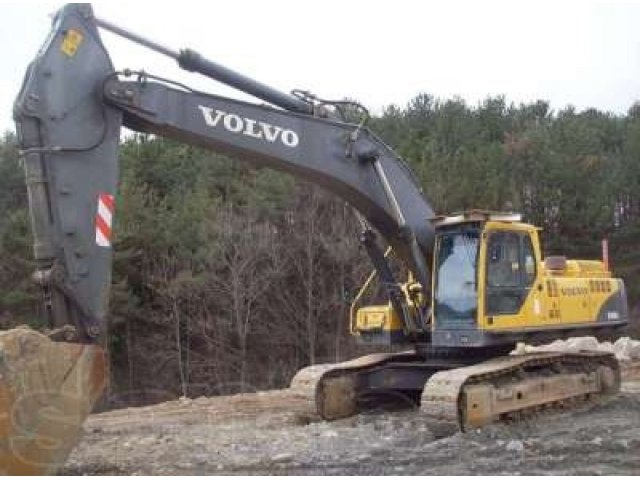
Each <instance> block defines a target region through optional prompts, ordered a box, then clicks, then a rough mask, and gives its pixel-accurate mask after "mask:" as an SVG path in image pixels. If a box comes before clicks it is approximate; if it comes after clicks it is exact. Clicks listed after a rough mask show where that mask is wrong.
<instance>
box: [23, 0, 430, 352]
mask: <svg viewBox="0 0 640 480" xmlns="http://www.w3.org/2000/svg"><path fill="white" fill-rule="evenodd" d="M98 24H103V25H106V26H107V27H108V28H110V29H111V30H114V31H117V32H118V33H121V34H124V35H126V36H128V37H129V38H131V39H132V40H136V41H139V42H140V41H141V39H140V37H139V36H137V35H133V34H131V33H129V32H124V31H123V30H122V29H119V28H117V27H114V26H113V25H111V24H108V23H107V22H102V21H100V20H97V19H96V18H95V17H94V16H93V13H92V10H91V8H90V6H89V5H86V4H71V5H68V6H66V7H65V8H63V9H62V10H61V11H60V13H59V14H58V16H57V17H56V19H55V20H54V26H53V30H52V32H51V35H50V36H49V38H48V40H47V42H46V43H45V45H44V47H43V49H42V50H41V51H40V53H39V54H38V56H37V58H36V59H35V61H34V62H33V63H32V64H31V66H30V67H29V71H28V74H27V76H26V79H25V82H24V85H23V88H22V90H21V92H20V94H19V96H18V99H17V101H16V104H15V118H16V124H17V126H18V135H19V139H20V144H21V146H22V149H23V155H24V158H25V170H26V174H27V186H28V190H29V203H30V211H31V217H32V224H33V231H34V237H35V248H34V250H35V256H36V259H37V261H38V264H39V270H38V273H37V275H36V278H37V280H38V281H39V282H40V283H41V284H42V286H43V287H44V288H45V290H46V291H47V292H48V293H47V298H48V309H49V312H50V314H51V319H52V325H53V326H54V327H60V326H63V325H66V324H72V325H73V326H74V327H75V328H76V330H77V331H78V337H79V340H80V341H91V342H93V341H95V339H99V338H100V336H101V335H103V334H104V327H105V324H106V320H105V319H106V315H107V300H108V291H109V284H110V276H111V256H112V249H111V226H112V220H113V215H114V205H115V201H114V200H115V196H116V188H117V182H118V142H119V139H120V128H121V125H124V126H126V127H128V128H130V129H132V130H135V131H139V132H148V133H153V134H158V135H161V136H163V137H168V138H172V139H176V140H178V141H180V142H183V143H188V144H191V145H198V146H202V147H204V148H208V149H211V150H214V151H216V152H219V153H225V154H229V155H230V156H232V157H233V158H236V159H239V160H246V161H249V162H251V163H253V164H255V165H259V166H267V167H271V168H275V169H278V170H281V171H284V172H288V173H290V174H292V175H294V176H296V177H299V178H301V179H304V180H307V181H309V182H312V183H314V184H317V185H320V186H322V187H324V188H326V189H327V190H329V191H331V192H333V193H335V194H336V195H338V196H339V197H341V198H343V199H344V200H345V201H347V202H348V203H349V204H351V205H352V206H353V207H354V208H356V209H357V210H358V211H359V212H360V214H361V215H362V217H363V218H364V220H365V223H366V225H368V226H369V225H370V226H372V227H373V228H374V229H375V230H376V231H377V232H379V233H380V235H382V237H384V239H385V240H386V241H387V243H388V244H389V245H391V246H392V247H393V249H394V251H395V254H396V256H397V257H398V258H400V259H401V260H402V261H403V263H404V264H405V265H407V266H408V268H409V269H410V270H411V272H412V273H413V275H414V277H415V278H416V279H417V280H418V281H419V282H420V283H421V284H422V285H423V287H424V288H425V289H426V288H428V285H429V269H428V267H427V265H428V260H429V258H430V256H431V254H432V246H433V242H434V232H433V228H432V227H431V225H430V224H429V222H428V218H430V217H432V216H433V211H432V209H431V207H430V205H429V203H428V202H427V201H426V200H425V198H424V196H423V195H422V191H421V188H420V186H419V185H418V184H417V182H416V180H415V179H414V177H413V174H412V172H411V171H410V170H409V169H408V167H407V166H406V165H405V164H404V163H403V162H402V160H401V159H400V158H399V157H398V156H397V155H396V154H395V153H394V152H393V151H392V150H391V149H390V148H389V147H388V146H386V145H385V144H384V143H383V142H382V141H381V140H380V139H379V138H377V137H376V136H375V135H374V134H373V133H371V132H370V131H369V130H368V129H367V128H366V127H365V126H364V125H362V124H352V123H347V122H344V121H341V120H338V119H337V118H336V117H335V116H332V115H331V114H330V112H328V111H327V109H326V108H325V107H324V106H320V105H318V104H317V103H316V102H313V101H311V100H306V101H305V100H303V99H301V98H299V97H296V96H293V95H289V94H285V93H282V92H277V91H276V90H274V89H272V88H270V87H267V86H264V85H262V84H260V83H258V82H255V81H252V80H250V79H247V78H246V77H244V76H242V75H240V74H236V73H235V72H232V71H230V70H228V69H226V68H225V67H222V66H220V65H217V64H215V63H213V62H211V61H208V60H206V59H204V58H203V57H201V56H200V55H198V54H197V53H195V52H193V51H191V50H183V51H182V52H181V53H180V54H176V53H173V52H171V51H169V50H168V49H162V48H160V47H159V46H157V45H155V44H153V43H152V42H150V41H144V42H145V44H146V45H149V44H150V45H151V46H155V47H156V48H155V49H156V50H159V51H162V52H163V53H167V52H168V54H169V55H171V56H175V57H176V58H177V60H178V63H179V64H180V65H181V66H182V67H184V68H186V69H188V70H195V71H198V72H201V73H204V74H206V75H207V76H210V77H212V78H216V79H218V80H221V81H224V82H225V83H228V84H229V85H231V86H234V87H237V88H240V89H242V90H243V91H245V92H247V93H250V94H253V95H258V96H259V97H260V98H262V99H263V100H266V101H269V102H270V103H271V104H272V105H276V106H271V105H256V104H252V103H246V102H242V101H238V100H233V99H229V98H224V97H220V96H216V95H211V94H207V93H202V92H197V91H193V90H190V89H188V88H186V87H183V86H181V85H178V84H176V83H174V82H171V81H166V80H162V79H159V78H158V77H154V76H151V75H147V74H145V73H143V72H139V73H137V74H132V73H131V72H126V74H127V75H128V77H129V79H127V78H125V79H123V77H124V75H123V74H118V73H116V72H114V70H113V66H112V63H111V61H110V59H109V55H108V53H107V52H106V50H105V48H104V45H103V44H102V41H101V39H100V36H99V34H98ZM131 77H133V78H132V79H131ZM278 107H279V108H278ZM364 237H366V238H367V239H368V240H366V241H369V242H371V240H370V238H371V235H365V236H364ZM373 248H375V247H374V246H373V245H369V246H368V248H367V250H368V251H369V250H370V249H373ZM372 253H373V252H372ZM372 256H373V258H375V259H376V261H377V262H379V260H378V257H379V256H377V255H376V254H375V253H374V254H373V255H372ZM376 267H378V265H376ZM402 315H404V314H401V318H403V317H402ZM411 322H413V323H412V324H411ZM425 322H426V318H420V319H413V321H412V320H409V321H408V327H407V328H408V329H409V330H413V331H415V332H418V331H422V332H425ZM409 327H410V328H409ZM415 332H414V333H415Z"/></svg>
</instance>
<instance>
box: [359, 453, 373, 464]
mask: <svg viewBox="0 0 640 480" xmlns="http://www.w3.org/2000/svg"><path fill="white" fill-rule="evenodd" d="M370 458H371V455H369V454H368V453H362V454H360V455H358V456H357V457H356V460H358V461H359V462H364V461H365V460H369V459H370Z"/></svg>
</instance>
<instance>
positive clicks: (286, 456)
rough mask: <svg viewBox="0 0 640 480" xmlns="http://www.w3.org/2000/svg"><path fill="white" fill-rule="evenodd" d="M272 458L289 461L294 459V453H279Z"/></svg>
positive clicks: (278, 460)
mask: <svg viewBox="0 0 640 480" xmlns="http://www.w3.org/2000/svg"><path fill="white" fill-rule="evenodd" d="M271 460H273V461H274V462H289V461H291V460H293V455H292V454H291V453H278V454H277V455H274V456H273V457H271Z"/></svg>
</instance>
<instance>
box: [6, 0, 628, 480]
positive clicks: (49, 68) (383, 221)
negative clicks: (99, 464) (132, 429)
mask: <svg viewBox="0 0 640 480" xmlns="http://www.w3.org/2000/svg"><path fill="white" fill-rule="evenodd" d="M99 29H106V30H109V31H111V32H113V33H115V34H117V35H120V36H122V37H124V38H127V39H128V40H130V41H133V42H136V43H138V44H141V45H144V46H146V47H148V48H150V49H151V50H154V51H156V52H158V53H160V54H163V55H166V56H169V57H171V58H174V59H175V60H176V61H177V62H178V64H179V66H180V67H181V68H183V69H186V70H188V71H193V72H197V73H200V74H203V75H205V76H207V77H209V78H211V79H214V80H217V81H219V82H222V83H225V84H227V85H230V86H232V87H234V88H236V89H239V90H241V91H243V92H245V93H248V94H250V95H252V96H254V97H256V98H257V99H260V100H261V101H262V102H263V103H260V104H257V103H250V102H242V101H238V100H233V99H229V98H225V97H221V96H216V95H212V94H209V93H205V92H200V91H196V90H193V89H191V88H189V87H187V86H185V85H183V84H180V83H177V82H174V81H171V80H168V79H166V78H163V77H159V76H155V75H152V74H150V73H147V72H144V71H129V70H126V71H115V70H114V68H113V65H112V63H111V60H110V58H109V55H108V52H107V51H106V49H105V47H104V45H103V43H102V41H101V38H100V34H99ZM345 111H349V112H359V113H360V114H361V121H359V122H356V123H351V122H349V121H347V119H346V116H345ZM367 117H368V115H367V112H366V110H365V109H364V108H363V107H362V106H361V105H359V104H357V103H354V102H345V101H330V100H324V99H322V98H319V97H317V96H315V95H313V94H311V93H309V92H305V91H300V90H295V91H293V92H292V93H291V94H288V93H283V92H280V91H278V90H275V89H273V88H271V87H269V86H267V85H264V84H262V83H260V82H257V81H255V80H253V79H250V78H248V77H246V76H243V75H241V74H239V73H237V72H234V71H232V70H230V69H228V68H226V67H224V66H222V65H219V64H217V63H215V62H213V61H211V60H208V59H206V58H204V57H203V56H201V55H200V54H198V53H196V52H194V51H193V50H189V49H186V50H181V51H174V50H172V49H170V48H167V47H166V46H163V45H160V44H158V43H156V42H154V41H151V40H149V39H147V38H144V37H142V36H140V35H138V34H135V33H132V32H130V31H128V30H125V29H124V28H121V27H119V26H117V25H114V24H112V23H110V22H107V21H105V20H102V19H100V18H97V17H96V16H95V15H94V13H93V10H92V8H91V6H90V5H89V4H68V5H66V6H65V7H63V8H62V9H61V10H60V11H59V12H58V13H57V15H56V16H55V18H54V19H53V25H52V29H51V33H50V34H49V36H48V38H47V39H46V41H45V43H44V45H43V46H42V48H41V50H40V51H39V52H38V54H37V56H36V58H35V59H34V60H33V61H32V63H31V64H30V66H29V68H28V70H27V72H26V75H25V79H24V82H23V85H22V88H21V90H20V92H19V95H18V98H17V99H16V102H15V106H14V118H15V121H16V126H17V133H18V139H19V143H20V148H21V154H22V158H23V161H24V169H25V178H26V184H27V190H28V198H29V208H30V214H31V224H32V231H33V237H34V255H35V259H36V261H37V265H38V267H37V271H36V272H35V274H34V279H35V281H36V282H38V284H39V285H40V286H41V287H42V291H43V293H44V299H45V309H46V312H47V316H48V320H49V324H50V328H49V329H48V331H47V332H45V333H38V332H35V331H33V330H30V329H26V328H18V329H14V330H11V331H7V332H2V333H0V472H2V473H5V474H43V473H54V472H55V471H56V470H57V469H58V468H59V467H61V466H62V465H63V464H64V462H65V459H66V457H67V456H68V454H69V453H70V451H71V449H72V448H73V446H74V445H75V442H76V441H77V438H78V436H79V435H80V432H81V427H82V422H83V421H84V419H85V417H86V416H87V415H88V414H89V413H90V411H91V409H92V408H93V405H94V404H95V402H96V401H97V400H98V399H99V398H100V396H101V394H102V392H103V390H104V389H105V386H106V384H107V379H108V377H109V375H108V364H109V362H108V358H107V355H106V351H105V348H104V339H105V336H106V331H107V313H108V311H107V304H108V297H109V286H110V282H111V261H112V246H111V245H112V222H113V218H114V215H115V204H116V202H115V199H116V189H117V182H118V144H119V140H120V130H121V127H122V126H126V127H128V128H129V129H132V130H134V131H139V132H146V133H151V134H156V135H161V136H164V137H169V138H173V139H175V140H178V141H181V142H185V143H188V144H191V145H197V146H200V147H203V148H208V149H211V150H214V151H216V152H220V153H224V154H228V155H229V156H230V157H232V158H235V159H238V160H243V161H249V162H252V163H253V164H255V165H259V166H267V167H270V168H275V169H279V170H281V171H284V172H288V173H290V174H292V175H294V176H296V177H299V178H301V179H304V180H306V181H309V182H312V183H314V184H317V185H320V186H322V187H324V188H325V189H327V190H328V191H330V192H332V193H333V194H335V195H338V196H339V197H341V198H342V199H344V200H345V201H346V202H348V203H349V204H350V205H351V206H352V207H353V208H354V210H355V211H356V212H357V215H358V218H359V220H360V223H361V226H362V233H361V238H360V239H361V242H362V244H363V246H364V248H365V249H366V251H367V253H368V254H369V256H370V258H371V260H372V263H373V266H374V268H375V272H376V275H377V278H378V280H379V282H380V283H381V285H382V286H383V287H384V289H385V291H386V293H387V295H388V298H389V302H388V304H386V305H376V306H364V307H361V308H359V309H357V311H356V309H355V308H354V312H353V315H352V319H351V330H352V333H353V334H354V335H355V336H356V338H357V339H358V340H359V341H360V342H362V343H365V344H369V345H385V346H389V345H406V351H403V352H401V353H380V354H373V355H369V356H366V357H361V358H357V359H355V360H351V361H347V362H343V363H338V364H331V365H313V366H310V367H307V368H305V369H303V370H301V371H300V372H299V373H298V374H297V375H296V376H295V377H294V379H293V380H292V384H291V388H292V389H294V390H295V391H297V392H298V393H299V394H301V395H306V396H307V397H308V399H309V404H310V405H312V409H313V410H314V412H315V414H317V415H319V416H320V417H322V418H324V419H327V420H331V419H335V418H342V417H345V416H349V415H353V414H355V413H357V412H358V411H359V410H360V409H361V408H364V407H368V406H371V405H374V406H375V405H376V404H378V402H381V403H382V402H385V401H388V400H389V399H390V398H396V399H401V400H402V401H408V402H410V403H412V404H416V405H418V404H419V405H420V413H419V414H420V415H425V416H427V417H428V418H429V420H430V421H431V422H433V425H434V426H435V425H438V426H442V427H446V428H449V429H457V430H460V429H462V430H464V429H466V428H468V427H469V426H474V427H475V426H482V425H485V424H487V423H490V422H493V421H498V420H501V419H503V418H511V417H517V416H521V415H526V414H527V413H528V412H530V411H537V410H540V409H544V408H546V407H550V406H557V405H558V404H563V403H566V404H575V403H576V402H581V401H587V400H590V399H599V398H605V397H607V396H609V395H612V394H615V393H616V392H617V391H618V390H619V385H620V370H619V366H618V363H617V361H616V360H615V358H614V357H613V356H612V355H610V354H606V353H600V352H591V351H589V352H580V353H570V354H569V353H567V354H564V353H535V354H525V355H509V352H510V351H511V350H512V349H513V347H514V346H515V345H516V343H517V342H522V341H524V342H529V343H540V342H545V341H549V340H553V339H557V338H561V337H567V336H572V335H585V334H590V335H596V336H613V335H616V333H617V332H618V331H619V329H620V328H622V327H624V326H625V325H626V323H627V321H628V309H627V301H626V295H625V289H624V284H623V282H622V280H620V279H617V278H613V277H612V275H611V273H610V271H609V269H608V267H607V266H606V265H605V263H604V262H602V261H586V260H567V259H566V258H564V257H557V256H556V257H548V258H546V259H545V258H543V256H542V252H541V248H540V242H539V239H538V229H537V228H536V227H534V226H531V225H528V224H526V223H523V222H522V221H521V219H520V217H519V216H518V215H516V214H513V213H500V212H488V211H479V210H478V211H470V212H463V213H458V214H452V215H444V216H437V215H435V214H434V212H433V210H432V208H431V206H430V205H429V203H428V201H427V200H426V199H425V196H424V195H423V192H422V189H421V187H420V185H419V183H418V182H417V181H416V180H415V178H414V176H413V174H412V172H411V170H410V169H409V168H408V166H407V165H406V164H405V163H404V162H403V161H402V159H401V158H400V157H398V155H396V154H395V153H394V152H393V150H392V149H391V148H389V147H388V146H387V145H385V143H384V142H383V141H382V140H381V139H379V138H378V137H377V136H376V135H374V134H373V133H372V132H371V131H370V130H369V129H368V128H367V126H366V121H367ZM383 241H384V244H386V245H387V246H388V249H389V251H391V252H392V253H393V255H394V257H395V258H396V259H397V260H399V261H400V262H401V263H402V264H403V265H404V266H405V267H406V269H407V271H408V272H409V278H408V279H407V281H399V280H398V279H396V278H395V277H396V276H395V274H394V270H393V269H392V268H391V266H390V264H389V258H388V256H387V255H386V252H385V251H384V247H383V246H382V243H383ZM368 283H370V282H368ZM386 350H389V348H386ZM395 350H398V349H395Z"/></svg>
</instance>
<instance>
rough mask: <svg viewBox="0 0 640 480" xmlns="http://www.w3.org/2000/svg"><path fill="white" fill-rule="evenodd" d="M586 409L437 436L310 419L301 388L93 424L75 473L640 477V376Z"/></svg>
mask: <svg viewBox="0 0 640 480" xmlns="http://www.w3.org/2000/svg"><path fill="white" fill-rule="evenodd" d="M638 370H640V369H638V368H637V367H636V371H635V373H634V374H633V375H627V377H628V378H627V380H628V381H626V382H625V383H624V384H623V391H622V393H621V394H619V395H618V396H617V397H616V398H614V399H612V400H610V401H608V402H607V403H605V404H601V405H597V406H592V407H590V408H589V409H587V410H583V411H573V412H564V413H553V414H545V415H543V416H540V417H537V418H535V419H529V420H527V421H526V422H520V423H515V424H511V425H493V426H489V427H486V428H483V429H482V430H477V431H471V432H466V433H458V434H456V435H454V436H451V437H447V438H443V439H436V438H435V437H434V435H433V434H432V432H431V431H430V430H429V425H428V424H427V423H426V422H425V421H424V420H422V419H421V418H420V416H419V414H418V412H416V411H402V412H391V413H389V412H387V413H380V412H377V413H367V414H361V415H358V416H356V417H353V418H351V419H347V420H341V421H336V422H331V423H327V422H320V421H314V420H311V421H310V419H309V418H306V417H305V416H304V415H303V412H304V411H305V410H306V408H307V406H306V405H305V404H304V401H303V400H302V399H301V398H299V397H296V396H295V395H293V394H292V393H291V392H290V391H287V390H281V391H271V392H262V393H256V394H243V395H235V396H230V397H215V398H202V399H196V400H182V401H174V402H167V403H163V404H159V405H154V406H150V407H142V408H131V409H123V410H117V411H112V412H107V413H103V414H97V415H92V416H91V417H90V418H89V420H88V421H87V423H86V424H85V434H84V436H83V438H82V440H81V442H80V443H79V444H78V446H77V447H76V449H75V450H74V452H73V453H72V455H71V457H70V458H69V460H68V462H67V464H66V466H65V467H64V469H63V472H62V473H65V474H79V475H81V474H128V475H135V474H140V475H162V474H172V475H185V474H209V475H211V474H319V475H323V474H335V475H338V474H340V475H346V474H386V475H389V474H413V475H424V474H433V475H436V474H437V475H468V474H485V475H489V474H513V475H516V474H529V475H532V474H533V475H535V474H551V475H598V474H615V475H638V474H640V375H638Z"/></svg>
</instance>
